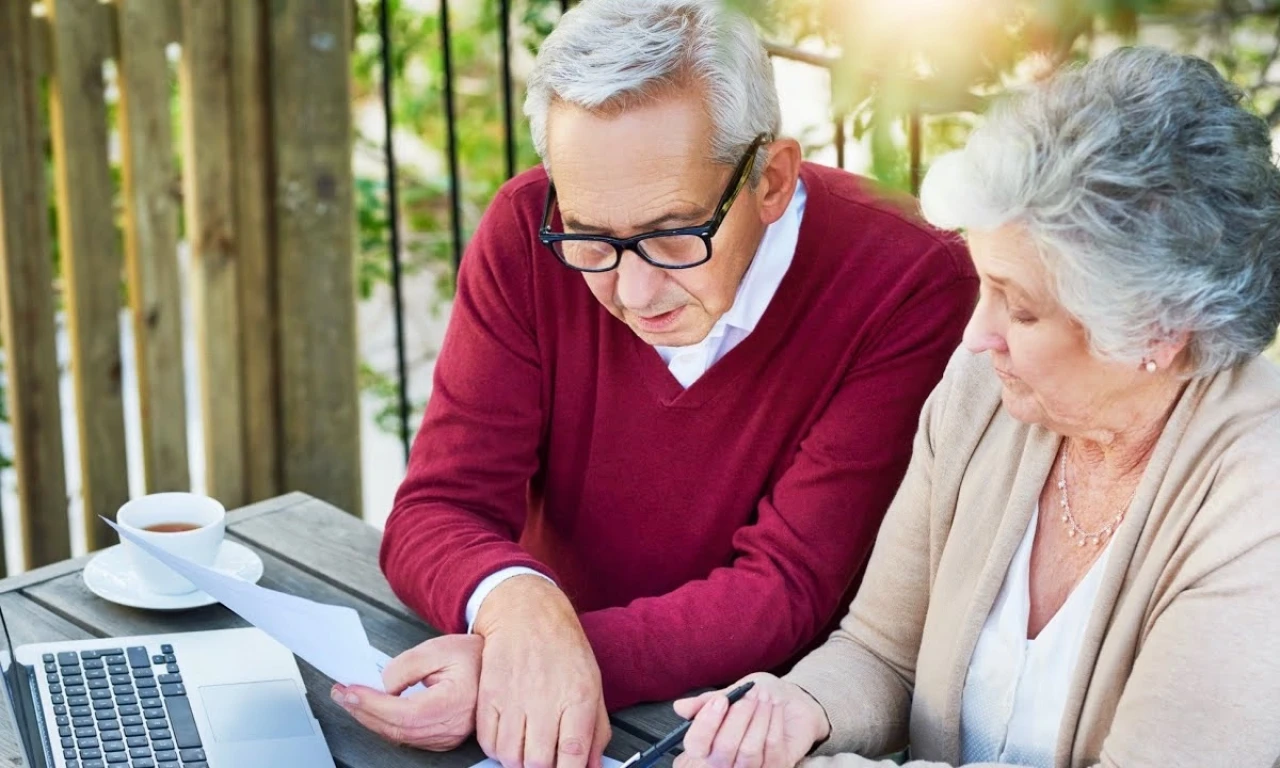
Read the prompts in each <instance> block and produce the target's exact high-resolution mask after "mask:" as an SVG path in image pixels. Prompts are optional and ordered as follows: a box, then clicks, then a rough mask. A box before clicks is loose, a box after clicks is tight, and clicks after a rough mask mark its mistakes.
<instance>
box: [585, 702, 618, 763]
mask: <svg viewBox="0 0 1280 768" xmlns="http://www.w3.org/2000/svg"><path fill="white" fill-rule="evenodd" d="M593 738H594V739H595V741H594V743H592V745H591V759H590V760H588V761H587V765H588V766H589V768H604V751H605V749H606V748H607V747H608V746H609V742H610V741H612V740H613V726H611V725H609V710H607V709H605V706H604V700H603V699H601V700H600V703H599V704H597V705H596V731H595V734H594V736H593Z"/></svg>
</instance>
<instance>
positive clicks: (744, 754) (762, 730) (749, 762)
mask: <svg viewBox="0 0 1280 768" xmlns="http://www.w3.org/2000/svg"><path fill="white" fill-rule="evenodd" d="M773 710H774V707H773V702H771V701H769V695H768V694H766V693H763V692H761V694H760V695H759V697H758V698H757V699H756V711H755V714H753V715H752V716H751V723H750V724H749V725H747V731H746V733H745V734H743V736H742V743H741V744H740V745H739V746H738V756H737V757H736V758H735V759H734V762H733V765H734V768H760V766H761V765H762V764H763V763H764V743H765V739H766V738H768V736H769V725H770V723H771V722H772V719H771V718H772V717H773Z"/></svg>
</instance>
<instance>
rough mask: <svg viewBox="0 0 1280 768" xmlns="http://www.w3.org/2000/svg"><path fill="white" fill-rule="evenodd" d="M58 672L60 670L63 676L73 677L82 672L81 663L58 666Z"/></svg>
mask: <svg viewBox="0 0 1280 768" xmlns="http://www.w3.org/2000/svg"><path fill="white" fill-rule="evenodd" d="M58 672H60V673H61V674H62V676H63V677H73V676H75V675H78V674H80V665H79V664H76V665H74V666H70V667H58Z"/></svg>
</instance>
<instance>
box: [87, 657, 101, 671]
mask: <svg viewBox="0 0 1280 768" xmlns="http://www.w3.org/2000/svg"><path fill="white" fill-rule="evenodd" d="M83 666H84V668H85V669H102V667H103V663H102V659H99V658H96V657H95V658H92V659H85V661H84V664H83Z"/></svg>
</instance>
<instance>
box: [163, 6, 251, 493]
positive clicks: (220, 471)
mask: <svg viewBox="0 0 1280 768" xmlns="http://www.w3.org/2000/svg"><path fill="white" fill-rule="evenodd" d="M239 1H240V0H237V2H239ZM230 41H231V32H230V27H229V14H228V8H227V0H184V2H183V4H182V63H181V67H180V69H179V71H180V73H181V77H180V80H181V88H180V90H181V93H182V105H183V115H182V123H183V135H184V139H185V142H184V147H183V152H184V156H185V158H186V185H185V188H186V211H187V239H188V241H189V242H190V244H191V267H192V277H193V281H192V287H193V292H194V297H195V300H194V307H195V318H196V338H197V342H198V344H199V349H200V354H199V360H200V381H201V392H202V399H203V409H202V410H203V421H204V443H205V467H206V478H207V480H206V482H207V486H208V490H209V494H210V495H211V496H214V497H215V498H217V499H218V500H220V501H221V502H222V503H223V504H225V505H226V506H228V507H232V506H240V505H242V504H244V503H245V502H246V500H247V498H246V495H245V463H244V451H245V444H244V415H243V407H244V397H243V392H244V388H243V382H242V378H241V360H240V337H241V328H240V309H239V298H238V293H239V283H238V280H239V278H238V276H237V271H238V270H237V263H236V233H235V205H234V199H233V187H234V180H233V178H232V164H233V163H235V162H239V161H240V158H237V157H233V156H232V151H231V137H232V120H231V62H230V58H229V56H230V53H229V49H230Z"/></svg>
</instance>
